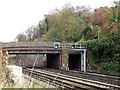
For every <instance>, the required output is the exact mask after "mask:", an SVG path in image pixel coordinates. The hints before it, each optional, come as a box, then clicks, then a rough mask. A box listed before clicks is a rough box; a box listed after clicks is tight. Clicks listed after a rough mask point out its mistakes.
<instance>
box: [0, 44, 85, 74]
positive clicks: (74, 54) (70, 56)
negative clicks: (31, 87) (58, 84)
mask: <svg viewBox="0 0 120 90" xmlns="http://www.w3.org/2000/svg"><path fill="white" fill-rule="evenodd" d="M86 50H87V46H86V45H83V44H80V45H74V44H73V43H60V42H10V43H0V59H2V57H1V55H2V54H3V55H4V54H5V53H6V52H7V53H8V55H16V56H17V55H18V56H20V55H40V57H41V58H42V61H40V62H38V63H42V64H43V66H42V68H55V69H61V70H80V71H83V72H86ZM21 57H22V56H21ZM22 62H25V60H24V61H22ZM30 62H31V61H29V60H28V62H26V63H30ZM32 64H33V63H32ZM38 65H39V66H40V64H38Z"/></svg>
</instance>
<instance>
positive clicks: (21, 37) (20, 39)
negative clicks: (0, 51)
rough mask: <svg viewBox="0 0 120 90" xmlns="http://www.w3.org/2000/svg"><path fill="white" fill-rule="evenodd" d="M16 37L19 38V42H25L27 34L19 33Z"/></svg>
mask: <svg viewBox="0 0 120 90" xmlns="http://www.w3.org/2000/svg"><path fill="white" fill-rule="evenodd" d="M16 38H17V41H18V42H25V41H26V36H25V35H24V34H22V33H20V34H18V35H17V37H16Z"/></svg>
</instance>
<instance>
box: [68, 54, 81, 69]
mask: <svg viewBox="0 0 120 90" xmlns="http://www.w3.org/2000/svg"><path fill="white" fill-rule="evenodd" d="M69 69H70V70H81V54H69Z"/></svg>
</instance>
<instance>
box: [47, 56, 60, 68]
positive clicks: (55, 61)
mask: <svg viewBox="0 0 120 90" xmlns="http://www.w3.org/2000/svg"><path fill="white" fill-rule="evenodd" d="M59 56H60V54H47V68H52V69H59V64H60V60H59Z"/></svg>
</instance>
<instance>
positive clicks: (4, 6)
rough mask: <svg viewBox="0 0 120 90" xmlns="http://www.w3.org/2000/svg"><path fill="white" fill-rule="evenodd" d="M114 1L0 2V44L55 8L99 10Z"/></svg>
mask: <svg viewBox="0 0 120 90" xmlns="http://www.w3.org/2000/svg"><path fill="white" fill-rule="evenodd" d="M113 1H114V0H0V42H10V41H13V40H14V38H15V37H16V36H17V35H18V34H19V33H22V32H23V31H25V30H27V28H29V27H31V26H33V25H37V24H38V23H39V21H40V20H42V19H43V18H44V15H45V14H48V13H49V12H50V11H51V10H54V9H55V8H58V9H61V8H62V7H63V6H64V5H65V4H67V3H71V5H73V6H77V5H79V6H83V5H85V6H90V7H91V8H99V7H103V6H112V2H113Z"/></svg>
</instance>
